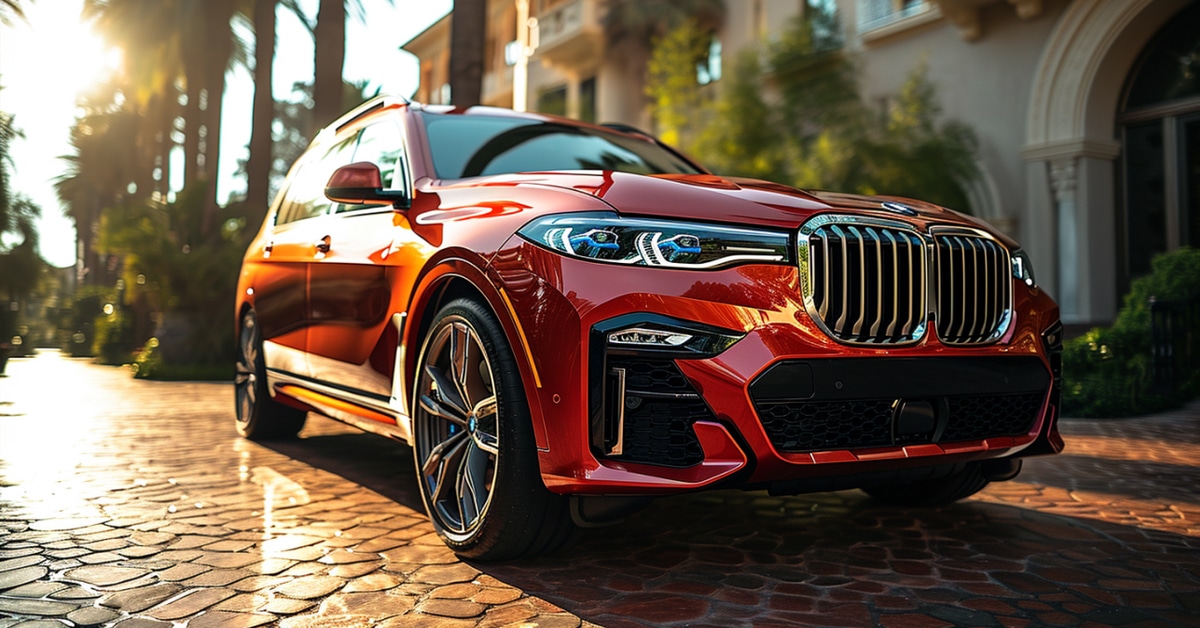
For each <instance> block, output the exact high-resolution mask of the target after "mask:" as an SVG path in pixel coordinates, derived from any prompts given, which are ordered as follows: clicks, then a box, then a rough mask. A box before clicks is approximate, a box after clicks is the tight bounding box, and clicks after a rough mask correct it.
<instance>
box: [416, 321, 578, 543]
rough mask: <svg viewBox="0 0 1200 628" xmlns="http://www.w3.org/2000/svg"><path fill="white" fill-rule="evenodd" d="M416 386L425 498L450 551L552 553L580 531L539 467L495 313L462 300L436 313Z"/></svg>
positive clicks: (419, 467)
mask: <svg viewBox="0 0 1200 628" xmlns="http://www.w3.org/2000/svg"><path fill="white" fill-rule="evenodd" d="M417 365H418V369H417V374H416V377H415V380H416V386H415V387H414V391H413V404H412V406H411V407H412V408H413V454H414V456H413V457H414V460H415V462H416V468H417V480H418V482H419V483H420V486H421V498H422V500H423V501H424V503H425V510H426V512H428V513H429V519H430V521H431V522H432V523H433V527H434V529H436V530H437V533H438V535H439V536H440V537H441V538H442V540H443V541H444V542H445V543H446V545H447V546H449V547H450V549H452V550H454V551H455V552H456V553H458V554H460V555H462V556H464V557H467V558H473V559H477V560H509V559H513V558H519V557H525V556H535V555H538V554H544V553H548V552H551V551H554V550H556V549H559V548H560V547H562V546H563V545H565V544H567V543H568V542H570V541H571V540H572V539H573V538H574V536H575V534H574V532H575V530H576V528H575V526H574V524H573V523H572V522H571V518H570V513H569V510H568V508H567V498H565V497H562V496H560V495H555V494H554V493H551V492H550V491H549V490H548V489H547V488H546V486H545V484H543V482H542V478H541V474H540V472H539V470H538V464H537V451H536V445H535V444H534V439H533V428H532V423H531V421H530V417H529V406H528V403H527V402H526V400H525V393H524V388H523V387H522V384H521V377H520V375H519V373H520V372H519V371H518V369H517V364H516V361H515V360H514V359H513V357H512V351H511V349H510V348H509V346H508V342H507V341H506V340H505V337H504V333H503V331H502V330H501V328H500V324H499V323H498V322H497V321H496V318H495V317H494V316H493V315H492V314H491V312H490V311H489V310H488V309H487V308H485V307H483V306H481V305H480V304H479V303H477V302H475V301H473V300H469V299H458V300H455V301H452V302H450V303H449V304H447V305H446V306H445V307H443V308H442V309H441V311H439V312H438V313H437V315H436V317H435V318H434V321H433V324H432V325H431V326H430V329H429V332H428V334H427V335H426V336H425V342H424V346H423V347H422V348H421V354H420V358H419V360H418V362H417Z"/></svg>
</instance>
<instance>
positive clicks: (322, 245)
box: [313, 236, 332, 253]
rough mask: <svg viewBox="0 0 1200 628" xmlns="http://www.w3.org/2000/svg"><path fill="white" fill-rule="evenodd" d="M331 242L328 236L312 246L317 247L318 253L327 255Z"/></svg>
mask: <svg viewBox="0 0 1200 628" xmlns="http://www.w3.org/2000/svg"><path fill="white" fill-rule="evenodd" d="M331 241H332V240H331V239H330V237H329V236H325V237H323V238H321V239H320V240H317V241H316V242H313V246H315V247H317V251H318V252H319V253H328V252H329V248H330V247H329V245H330V242H331Z"/></svg>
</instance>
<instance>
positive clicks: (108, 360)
mask: <svg viewBox="0 0 1200 628" xmlns="http://www.w3.org/2000/svg"><path fill="white" fill-rule="evenodd" d="M94 328H95V330H96V336H95V339H94V340H93V341H92V353H93V354H94V355H95V356H96V361H97V362H99V363H100V364H108V365H113V366H117V365H121V364H128V363H129V361H130V359H131V358H132V349H133V320H132V319H131V318H130V317H129V315H128V314H127V313H125V312H123V311H121V310H117V309H114V310H113V312H112V313H111V314H101V315H100V316H98V317H96V321H95V326H94Z"/></svg>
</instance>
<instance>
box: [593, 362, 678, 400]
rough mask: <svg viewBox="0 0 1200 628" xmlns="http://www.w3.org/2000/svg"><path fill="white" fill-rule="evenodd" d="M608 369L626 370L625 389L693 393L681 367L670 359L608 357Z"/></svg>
mask: <svg viewBox="0 0 1200 628" xmlns="http://www.w3.org/2000/svg"><path fill="white" fill-rule="evenodd" d="M608 368H609V369H614V368H621V369H625V387H626V388H627V389H631V390H643V391H649V392H657V393H684V394H686V393H692V394H695V392H696V391H695V390H693V389H692V385H691V384H689V383H688V380H687V378H686V377H684V376H683V373H680V372H679V367H677V366H675V362H674V361H672V360H669V359H659V360H647V359H642V358H635V357H627V356H615V355H610V356H609V357H608Z"/></svg>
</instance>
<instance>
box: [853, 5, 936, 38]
mask: <svg viewBox="0 0 1200 628" xmlns="http://www.w3.org/2000/svg"><path fill="white" fill-rule="evenodd" d="M932 9H933V5H932V3H930V2H929V0H858V31H859V32H860V33H861V32H866V31H870V30H875V29H877V28H882V27H884V26H887V25H889V24H892V23H895V22H899V21H900V20H903V19H905V18H910V17H914V16H917V15H921V14H923V13H925V12H927V11H930V10H932Z"/></svg>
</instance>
